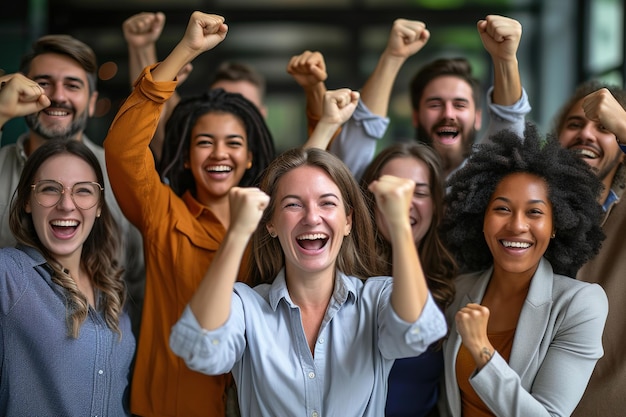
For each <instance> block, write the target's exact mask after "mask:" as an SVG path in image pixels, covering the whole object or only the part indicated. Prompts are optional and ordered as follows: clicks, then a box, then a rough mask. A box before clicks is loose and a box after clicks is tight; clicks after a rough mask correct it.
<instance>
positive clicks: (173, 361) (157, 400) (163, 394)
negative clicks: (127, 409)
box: [104, 69, 243, 417]
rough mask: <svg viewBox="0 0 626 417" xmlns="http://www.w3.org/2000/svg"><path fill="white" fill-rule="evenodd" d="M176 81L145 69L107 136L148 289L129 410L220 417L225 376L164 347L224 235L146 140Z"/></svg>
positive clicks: (114, 182) (111, 169)
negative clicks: (163, 177)
mask: <svg viewBox="0 0 626 417" xmlns="http://www.w3.org/2000/svg"><path fill="white" fill-rule="evenodd" d="M175 87H176V83H175V82H174V81H172V82H158V83H156V82H154V81H153V80H152V77H151V74H150V72H149V69H146V70H144V72H143V73H142V76H140V77H139V78H138V80H137V82H136V85H135V89H134V91H133V92H132V93H131V94H130V96H129V97H128V98H127V99H126V101H125V102H124V103H123V105H122V107H121V108H120V110H119V112H118V114H117V116H116V117H115V120H114V121H113V123H112V125H111V128H110V130H109V133H108V135H107V137H106V139H105V141H104V148H105V152H106V162H107V170H108V173H109V178H110V181H111V186H112V187H113V191H114V193H115V195H116V198H117V200H118V203H119V205H120V207H121V209H122V211H123V213H124V215H125V216H126V217H127V218H128V219H129V220H130V221H131V222H132V223H133V224H135V225H136V226H137V228H138V229H139V230H140V231H141V233H142V235H143V242H144V255H145V264H146V287H145V299H144V306H143V314H142V321H141V332H140V336H139V342H138V348H137V358H136V364H135V369H134V374H133V380H132V387H131V411H132V412H133V413H134V414H138V415H141V416H146V417H147V416H158V417H161V416H163V417H164V416H181V417H195V416H203V417H207V416H210V417H223V416H224V415H225V403H226V388H227V386H228V384H230V382H231V380H232V378H231V376H230V374H227V375H219V376H208V375H204V374H201V373H198V372H194V371H192V370H190V369H189V368H187V366H186V365H185V363H184V362H183V360H182V359H180V358H179V357H177V356H176V355H174V353H172V351H171V350H170V348H169V335H170V330H171V327H172V326H173V325H174V323H176V321H177V320H178V319H179V317H180V315H181V313H182V312H183V309H184V307H185V306H186V305H187V303H188V302H189V300H190V299H191V296H192V295H193V293H194V291H195V290H196V288H197V287H198V285H199V284H200V282H201V280H202V279H203V277H204V274H205V272H206V270H207V269H208V267H209V264H210V263H211V261H212V259H213V256H214V255H215V252H216V251H217V249H218V247H219V245H220V242H221V241H222V239H223V238H224V234H225V233H226V231H225V229H224V227H223V225H222V224H221V223H220V221H219V220H218V219H217V218H216V217H215V215H214V214H213V213H212V212H211V211H210V210H209V209H208V208H207V207H205V206H203V205H202V204H200V203H199V202H198V201H197V200H196V199H195V198H194V197H193V196H192V195H191V194H190V193H189V192H187V193H186V194H185V195H184V196H183V198H180V197H179V196H177V195H176V194H175V193H174V192H173V191H172V189H171V188H170V187H168V186H167V185H165V184H163V183H162V182H161V181H160V178H159V175H158V173H157V171H156V168H155V164H154V158H153V155H152V152H151V151H150V148H149V144H150V140H151V139H152V136H153V135H154V132H155V130H156V127H157V124H158V120H159V117H160V114H161V110H162V107H163V103H164V102H165V101H166V100H167V99H168V98H169V97H170V96H171V95H172V93H173V92H174V89H175ZM242 269H243V268H242Z"/></svg>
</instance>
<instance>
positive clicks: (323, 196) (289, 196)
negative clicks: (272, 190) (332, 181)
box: [280, 193, 339, 201]
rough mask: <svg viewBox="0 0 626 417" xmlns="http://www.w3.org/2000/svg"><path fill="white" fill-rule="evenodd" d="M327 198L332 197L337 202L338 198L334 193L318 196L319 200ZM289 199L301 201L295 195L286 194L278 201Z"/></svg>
mask: <svg viewBox="0 0 626 417" xmlns="http://www.w3.org/2000/svg"><path fill="white" fill-rule="evenodd" d="M328 197H333V198H336V199H337V200H339V197H337V195H336V194H334V193H326V194H322V195H321V196H319V198H320V199H322V198H328ZM289 198H294V199H296V200H302V198H301V197H300V196H297V195H295V194H287V195H286V196H284V197H283V198H281V199H280V201H285V200H287V199H289Z"/></svg>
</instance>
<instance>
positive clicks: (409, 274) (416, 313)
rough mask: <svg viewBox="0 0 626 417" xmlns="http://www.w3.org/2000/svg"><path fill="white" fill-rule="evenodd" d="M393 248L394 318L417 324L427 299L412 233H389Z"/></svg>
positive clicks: (408, 230) (408, 231)
mask: <svg viewBox="0 0 626 417" xmlns="http://www.w3.org/2000/svg"><path fill="white" fill-rule="evenodd" d="M391 244H392V247H393V256H392V265H393V267H392V270H393V292H392V293H391V305H392V306H393V309H394V311H395V312H396V314H397V315H398V316H399V317H400V318H401V319H403V320H404V321H407V322H414V321H416V320H417V319H418V318H419V317H420V315H421V313H422V310H423V308H424V304H425V303H426V299H427V297H428V287H427V285H426V279H425V277H424V271H423V270H422V265H421V263H420V260H419V257H418V254H417V249H416V248H415V242H414V240H413V234H412V233H411V229H410V228H409V227H408V225H407V227H404V228H402V229H400V230H396V231H393V230H391Z"/></svg>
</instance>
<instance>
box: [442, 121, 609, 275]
mask: <svg viewBox="0 0 626 417" xmlns="http://www.w3.org/2000/svg"><path fill="white" fill-rule="evenodd" d="M491 141H492V143H486V144H481V145H477V146H476V147H475V150H474V152H473V153H472V154H471V156H470V157H469V159H468V160H467V162H466V164H465V166H464V167H463V168H461V169H460V170H458V171H457V172H456V173H455V174H454V175H453V176H452V177H451V178H450V182H449V185H450V192H449V193H448V195H447V196H446V213H445V216H444V221H443V223H442V226H441V233H442V236H443V239H444V241H445V242H446V245H447V247H448V249H449V250H450V251H451V252H452V253H453V254H454V256H455V257H456V259H457V262H458V263H459V266H460V267H461V268H462V269H463V270H464V271H466V272H471V271H480V270H483V269H487V268H488V267H490V266H491V265H492V264H493V256H492V254H491V252H490V251H489V247H488V246H487V242H486V241H485V238H484V236H483V221H484V217H485V210H486V208H487V206H488V204H489V201H490V199H491V195H492V194H493V192H494V190H495V189H496V186H497V185H498V184H499V183H500V181H502V179H503V178H504V177H505V176H507V175H509V174H512V173H517V172H524V173H529V174H533V175H537V176H538V177H540V178H543V179H544V180H545V181H546V184H547V188H548V198H549V200H550V203H551V204H552V213H553V216H554V218H553V224H554V229H555V231H556V236H555V237H554V238H553V239H552V240H551V242H550V244H549V246H548V248H547V250H546V253H545V254H544V256H545V258H546V259H547V260H548V261H550V263H551V264H552V268H553V270H554V272H555V273H558V274H562V275H567V276H572V277H573V276H575V274H576V271H577V270H578V268H580V267H581V266H582V265H583V264H584V263H585V262H587V261H588V260H589V259H591V258H592V257H593V256H595V255H596V254H597V253H598V251H599V249H600V245H601V242H602V240H603V239H604V233H603V232H602V229H601V228H600V220H601V217H602V208H601V206H600V205H599V204H598V201H597V198H598V196H599V195H600V191H601V190H602V183H601V182H600V180H599V179H598V177H597V176H596V175H595V174H594V173H593V171H592V170H591V169H590V168H589V165H587V164H586V163H585V162H584V161H582V160H580V159H578V158H577V157H575V156H574V155H573V154H572V153H571V152H570V151H568V150H566V149H564V148H562V147H561V146H560V144H559V142H558V141H557V140H556V138H555V137H553V136H549V137H548V138H547V139H544V138H542V137H541V136H540V135H539V133H538V131H537V127H536V126H535V125H533V124H532V123H527V124H526V130H525V132H524V138H523V140H522V139H520V138H519V137H518V136H517V135H516V134H515V133H513V132H511V131H508V130H507V131H502V132H499V133H498V134H496V135H494V136H492V137H491Z"/></svg>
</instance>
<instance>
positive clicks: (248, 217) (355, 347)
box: [170, 148, 446, 417]
mask: <svg viewBox="0 0 626 417" xmlns="http://www.w3.org/2000/svg"><path fill="white" fill-rule="evenodd" d="M414 189H415V182H413V181H412V180H408V179H403V178H398V177H392V176H388V175H387V176H382V177H381V178H379V179H378V180H376V181H374V182H373V183H372V185H371V186H370V190H371V191H372V193H373V194H374V195H375V198H376V201H377V203H378V206H379V209H380V211H381V213H382V215H383V216H384V218H385V220H386V222H387V224H388V230H389V235H390V241H391V244H392V246H393V247H394V249H395V250H394V255H393V262H394V273H393V279H392V277H389V276H378V277H376V276H374V275H377V274H379V273H380V272H379V271H380V268H379V265H378V258H377V256H376V254H375V248H374V239H373V233H372V232H373V224H372V218H371V216H370V215H369V212H368V209H367V207H366V205H365V201H364V199H363V195H362V193H361V191H360V189H359V186H358V184H357V183H356V181H355V180H354V178H353V176H352V174H351V172H350V171H349V170H348V168H347V167H346V166H345V165H344V164H343V163H342V162H341V161H340V160H339V159H338V158H336V157H335V156H333V155H331V154H330V153H328V152H326V151H324V150H320V149H315V148H313V149H308V150H303V149H293V150H290V151H287V152H285V153H283V154H282V155H280V156H279V157H278V158H277V159H276V160H274V161H273V162H272V163H271V164H270V166H269V167H268V168H267V170H266V172H265V174H264V176H263V179H262V181H261V189H260V190H259V189H257V188H238V187H235V188H233V189H232V190H231V192H230V198H231V209H232V212H231V213H232V219H231V227H230V228H229V229H228V231H227V233H226V236H225V238H224V240H223V243H222V245H221V246H220V249H219V250H218V252H217V254H216V255H215V258H214V260H213V262H212V263H211V266H210V267H209V269H208V271H207V273H206V275H205V278H204V280H203V281H202V283H201V284H200V286H199V287H198V291H196V293H195V294H194V296H193V297H192V299H191V301H190V303H189V306H188V307H187V308H186V309H185V311H184V312H183V315H182V317H181V318H180V320H179V321H178V323H177V324H176V325H175V326H174V328H173V330H172V334H171V337H170V346H171V347H172V350H173V351H174V352H175V353H176V354H177V355H179V356H181V357H182V358H183V359H184V360H185V362H186V364H187V365H188V366H189V367H190V368H192V369H195V370H197V371H199V372H203V373H206V374H209V375H219V374H222V373H224V372H228V371H230V370H232V373H233V375H234V377H235V382H236V384H237V392H238V396H239V405H240V407H241V412H242V415H245V416H251V417H255V416H269V415H272V416H293V415H304V414H305V413H306V414H307V415H316V414H319V415H338V416H339V415H340V416H381V415H384V409H385V399H386V397H387V389H386V386H387V377H388V375H389V371H390V369H391V366H392V365H393V363H394V360H395V359H397V358H401V357H408V356H416V355H419V354H420V353H422V352H424V350H426V348H427V347H428V346H429V345H430V344H431V343H433V342H434V341H436V340H438V339H440V338H441V337H443V335H444V334H445V332H446V327H445V324H444V322H443V315H442V313H441V311H440V309H439V308H438V307H437V306H436V304H435V302H434V301H433V298H432V296H431V295H430V293H429V291H428V288H427V286H426V282H425V279H424V275H423V273H422V269H421V264H420V261H419V258H418V256H417V250H416V248H415V244H414V239H413V234H412V232H411V225H410V221H409V217H408V216H407V215H406V213H407V212H408V210H409V205H410V203H411V199H412V196H413V190H414ZM257 225H258V227H257ZM250 238H252V249H251V252H252V261H251V263H250V268H249V269H248V274H249V275H250V278H251V280H252V282H255V283H260V284H258V285H256V286H254V288H251V287H250V286H248V285H245V284H243V283H235V280H236V277H237V271H238V269H239V265H240V262H241V258H242V256H243V255H244V252H245V250H246V247H247V243H248V240H249V239H250ZM366 278H367V279H366ZM346 398H350V401H346Z"/></svg>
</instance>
